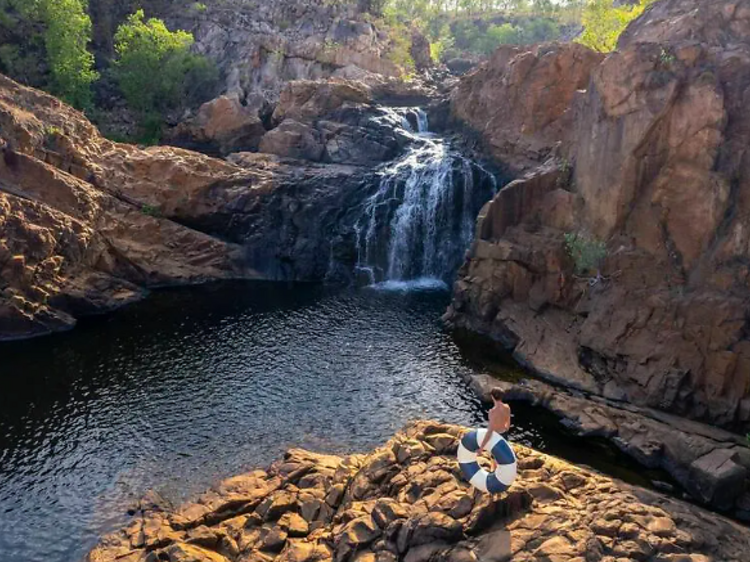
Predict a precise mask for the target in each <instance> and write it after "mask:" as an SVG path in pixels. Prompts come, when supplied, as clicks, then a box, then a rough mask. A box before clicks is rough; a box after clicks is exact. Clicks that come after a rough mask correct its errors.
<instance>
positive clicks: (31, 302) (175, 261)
mask: <svg viewBox="0 0 750 562" xmlns="http://www.w3.org/2000/svg"><path fill="white" fill-rule="evenodd" d="M0 137H1V139H0V144H1V145H2V151H3V158H2V159H1V160H0V337H3V338H7V337H10V338H13V337H27V336H31V335H37V334H43V333H47V332H49V331H52V330H58V329H64V328H67V327H70V326H72V325H73V324H74V322H75V316H76V315H79V314H84V313H93V312H99V311H105V310H109V309H112V308H115V307H118V306H120V305H122V304H125V303H127V302H130V301H132V300H134V299H138V298H141V297H142V296H143V295H144V288H146V287H151V286H158V285H163V284H180V283H194V282H200V281H204V280H207V279H217V278H228V277H245V276H253V273H252V272H251V271H248V270H246V269H245V267H244V265H243V263H244V256H243V253H242V251H241V249H240V248H239V247H238V246H235V245H233V244H228V243H226V242H222V241H220V240H218V239H216V238H213V237H211V236H209V235H207V234H204V233H201V232H198V231H196V230H192V229H190V228H186V227H184V226H181V225H180V224H179V223H177V222H175V221H171V220H167V219H165V218H161V217H160V216H158V215H159V214H160V211H158V207H157V206H156V205H157V202H158V201H159V199H160V198H161V196H160V193H162V194H163V193H174V192H176V191H178V190H179V196H178V197H179V198H180V199H182V200H185V201H186V202H187V201H189V200H190V198H191V197H192V196H194V195H195V193H196V192H198V191H200V190H202V189H208V188H209V187H210V186H211V185H213V184H215V183H216V182H217V181H219V179H220V178H221V177H222V176H224V177H228V176H231V175H232V174H235V175H236V174H237V170H236V169H234V168H233V167H230V166H228V165H226V164H223V163H221V162H219V161H213V160H211V159H209V158H207V157H204V156H201V155H198V154H192V153H188V152H185V151H180V150H177V149H169V148H163V149H162V148H156V149H150V150H148V151H143V150H139V149H137V148H135V147H131V146H127V145H117V144H114V143H111V142H109V141H107V140H105V139H103V138H102V137H101V136H100V135H99V133H98V132H97V131H96V129H94V127H93V126H91V124H90V123H89V122H88V121H87V120H86V119H85V118H84V117H83V116H82V115H81V114H80V113H78V112H76V111H74V110H73V109H71V108H69V107H67V106H65V105H64V104H62V103H61V102H59V101H58V100H56V99H55V98H52V97H51V96H48V95H46V94H43V93H41V92H38V91H36V90H32V89H29V88H24V87H22V86H20V85H18V84H16V83H14V82H12V81H11V80H9V79H7V78H4V77H0Z"/></svg>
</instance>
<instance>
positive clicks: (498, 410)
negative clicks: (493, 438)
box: [488, 402, 510, 433]
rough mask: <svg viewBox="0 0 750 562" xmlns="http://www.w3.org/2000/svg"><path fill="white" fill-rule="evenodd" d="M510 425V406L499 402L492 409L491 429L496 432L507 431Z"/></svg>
mask: <svg viewBox="0 0 750 562" xmlns="http://www.w3.org/2000/svg"><path fill="white" fill-rule="evenodd" d="M509 427H510V407H509V406H508V405H507V404H504V403H503V402H497V403H496V404H495V405H494V406H493V408H492V409H491V410H490V415H489V428H488V429H489V430H490V431H494V432H495V433H505V432H506V431H508V428H509Z"/></svg>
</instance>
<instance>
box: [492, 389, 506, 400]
mask: <svg viewBox="0 0 750 562" xmlns="http://www.w3.org/2000/svg"><path fill="white" fill-rule="evenodd" d="M490 396H491V397H492V401H493V402H494V403H495V404H498V403H502V401H503V396H505V392H503V390H502V389H500V388H493V389H492V390H491V391H490Z"/></svg>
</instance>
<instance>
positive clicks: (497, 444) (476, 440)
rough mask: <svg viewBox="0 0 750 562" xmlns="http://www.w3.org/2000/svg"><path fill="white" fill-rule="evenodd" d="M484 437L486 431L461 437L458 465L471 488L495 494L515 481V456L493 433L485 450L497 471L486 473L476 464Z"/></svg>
mask: <svg viewBox="0 0 750 562" xmlns="http://www.w3.org/2000/svg"><path fill="white" fill-rule="evenodd" d="M485 435H487V430H486V429H474V430H472V431H470V432H469V433H467V434H466V435H464V436H463V438H462V439H461V443H460V444H459V446H458V464H459V466H460V467H461V472H463V473H464V476H465V477H466V479H467V480H468V481H469V483H470V484H471V485H472V486H474V487H475V488H477V489H478V490H481V491H483V492H489V493H491V494H497V493H500V492H504V491H505V490H507V489H508V488H510V485H511V484H513V481H514V480H515V479H516V470H517V469H516V455H515V454H514V453H513V449H511V447H510V444H509V443H508V442H507V441H506V440H505V439H504V438H503V437H502V436H501V435H498V434H497V433H494V432H493V433H492V437H490V440H489V441H488V442H487V446H486V447H485V448H486V449H487V450H489V451H490V452H491V454H492V457H493V458H494V459H495V462H496V463H497V470H496V471H495V472H492V473H490V472H487V471H486V470H484V469H483V468H482V467H481V466H479V463H478V462H477V451H479V444H480V443H481V442H482V441H483V440H484V436H485Z"/></svg>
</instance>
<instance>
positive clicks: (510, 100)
mask: <svg viewBox="0 0 750 562" xmlns="http://www.w3.org/2000/svg"><path fill="white" fill-rule="evenodd" d="M601 60H602V55H600V54H598V53H595V52H593V51H591V50H590V49H587V48H586V47H583V46H582V45H578V44H577V43H570V44H557V43H555V44H546V45H539V46H536V47H534V48H532V49H531V50H526V49H524V48H521V47H510V46H507V47H501V48H500V49H498V50H497V51H496V52H495V54H494V55H492V57H491V58H490V60H489V61H487V62H485V63H483V64H482V65H481V66H479V67H478V68H477V69H476V70H474V71H473V72H472V73H471V74H468V75H467V76H465V77H464V78H462V79H461V81H460V82H459V84H458V86H457V87H456V89H455V90H454V92H453V94H452V97H451V112H452V115H453V117H454V118H455V119H457V120H459V121H461V122H463V123H465V124H467V125H468V126H470V127H472V128H473V129H475V130H477V131H479V132H480V133H481V134H482V137H483V140H484V142H485V144H486V145H487V148H488V150H489V152H490V153H491V154H492V155H493V156H494V157H495V158H497V159H498V160H500V161H501V162H503V163H504V164H506V165H508V166H509V167H510V168H511V169H512V170H513V171H516V172H519V171H522V170H527V169H529V168H531V167H534V166H535V165H539V164H540V163H542V162H544V161H545V160H546V159H547V158H548V157H549V156H550V154H552V153H553V151H554V150H555V148H556V147H557V146H559V145H560V144H564V145H566V146H567V145H568V144H570V142H571V141H572V140H573V138H574V133H575V126H574V125H575V110H574V106H575V102H576V100H577V99H578V98H579V97H580V95H581V94H580V92H581V90H585V89H586V86H587V85H588V82H589V78H590V76H591V71H592V70H593V69H594V68H595V67H596V66H597V65H598V64H599V63H600V62H601Z"/></svg>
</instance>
